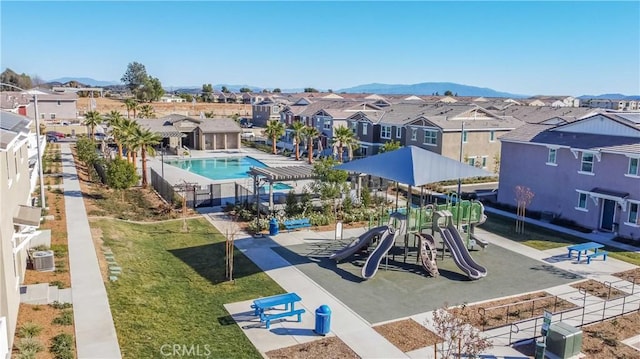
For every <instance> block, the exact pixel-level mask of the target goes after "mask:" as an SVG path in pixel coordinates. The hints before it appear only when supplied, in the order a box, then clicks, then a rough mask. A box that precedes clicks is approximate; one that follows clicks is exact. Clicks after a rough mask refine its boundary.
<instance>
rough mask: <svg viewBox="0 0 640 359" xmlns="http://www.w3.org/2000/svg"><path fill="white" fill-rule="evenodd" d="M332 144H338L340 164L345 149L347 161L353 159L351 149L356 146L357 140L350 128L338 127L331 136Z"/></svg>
mask: <svg viewBox="0 0 640 359" xmlns="http://www.w3.org/2000/svg"><path fill="white" fill-rule="evenodd" d="M333 143H334V144H338V161H339V162H342V153H343V151H344V148H345V147H346V148H347V151H349V152H348V153H349V160H351V159H352V158H353V148H354V147H356V145H357V144H358V139H357V138H356V136H355V134H354V133H353V131H352V130H351V129H350V128H348V127H345V126H338V127H337V128H336V130H335V132H334V134H333Z"/></svg>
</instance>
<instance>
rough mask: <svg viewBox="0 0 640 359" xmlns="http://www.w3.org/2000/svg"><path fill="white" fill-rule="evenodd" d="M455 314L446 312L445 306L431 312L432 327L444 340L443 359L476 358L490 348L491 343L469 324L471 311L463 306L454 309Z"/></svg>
mask: <svg viewBox="0 0 640 359" xmlns="http://www.w3.org/2000/svg"><path fill="white" fill-rule="evenodd" d="M456 312H457V313H456V314H455V315H454V314H452V313H451V312H449V311H448V310H447V305H446V304H445V305H444V306H443V307H442V308H439V309H438V310H435V311H434V312H433V327H434V329H435V331H436V334H437V335H438V336H439V337H440V338H442V339H444V341H445V342H444V343H443V344H442V357H443V358H461V357H462V356H464V357H467V358H476V357H477V356H478V355H479V354H480V353H482V352H483V351H485V350H487V349H489V348H491V347H492V344H491V341H489V340H488V339H485V338H483V337H482V335H481V332H480V330H478V329H476V328H474V327H473V326H472V325H471V324H470V323H471V321H470V318H469V317H470V315H471V313H470V312H471V310H470V309H469V308H468V307H467V306H466V305H463V306H462V307H460V308H456Z"/></svg>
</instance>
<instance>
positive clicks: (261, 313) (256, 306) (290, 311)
mask: <svg viewBox="0 0 640 359" xmlns="http://www.w3.org/2000/svg"><path fill="white" fill-rule="evenodd" d="M301 300H302V299H301V298H300V296H299V295H298V294H296V293H285V294H278V295H274V296H271V297H264V298H259V299H256V300H254V301H253V304H252V305H251V308H252V309H253V310H254V311H253V313H254V315H256V316H258V317H260V321H261V322H265V323H266V325H267V329H269V326H270V324H271V321H272V320H274V319H279V318H285V317H291V316H294V315H297V316H298V322H300V321H302V313H304V312H305V310H304V309H295V303H296V302H299V301H301ZM281 305H284V311H281V312H275V313H266V312H265V311H267V310H273V309H277V308H275V307H277V306H281Z"/></svg>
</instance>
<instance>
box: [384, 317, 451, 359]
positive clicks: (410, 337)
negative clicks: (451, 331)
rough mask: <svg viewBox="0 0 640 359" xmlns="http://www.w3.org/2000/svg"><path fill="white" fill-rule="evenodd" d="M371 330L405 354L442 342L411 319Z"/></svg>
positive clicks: (434, 334)
mask: <svg viewBox="0 0 640 359" xmlns="http://www.w3.org/2000/svg"><path fill="white" fill-rule="evenodd" d="M373 329H374V330H375V331H376V332H378V333H379V334H380V335H382V336H383V337H385V339H387V340H388V341H389V342H391V343H392V344H393V345H395V346H396V347H398V349H400V350H402V351H403V352H405V353H406V352H410V351H412V350H416V349H420V348H424V347H428V346H431V345H434V344H437V343H442V342H443V340H442V338H440V337H439V336H438V335H436V333H434V332H432V331H430V330H429V329H427V328H425V327H424V326H422V325H420V324H419V323H417V322H416V321H415V320H412V319H406V320H400V321H397V322H392V323H387V324H383V325H379V326H376V327H373Z"/></svg>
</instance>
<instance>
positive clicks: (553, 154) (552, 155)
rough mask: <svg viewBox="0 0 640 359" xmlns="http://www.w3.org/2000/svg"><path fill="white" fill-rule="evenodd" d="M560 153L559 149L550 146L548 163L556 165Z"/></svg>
mask: <svg viewBox="0 0 640 359" xmlns="http://www.w3.org/2000/svg"><path fill="white" fill-rule="evenodd" d="M557 155H558V150H557V149H555V148H550V149H549V156H547V164H548V165H555V164H557V163H556V156H557Z"/></svg>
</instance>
